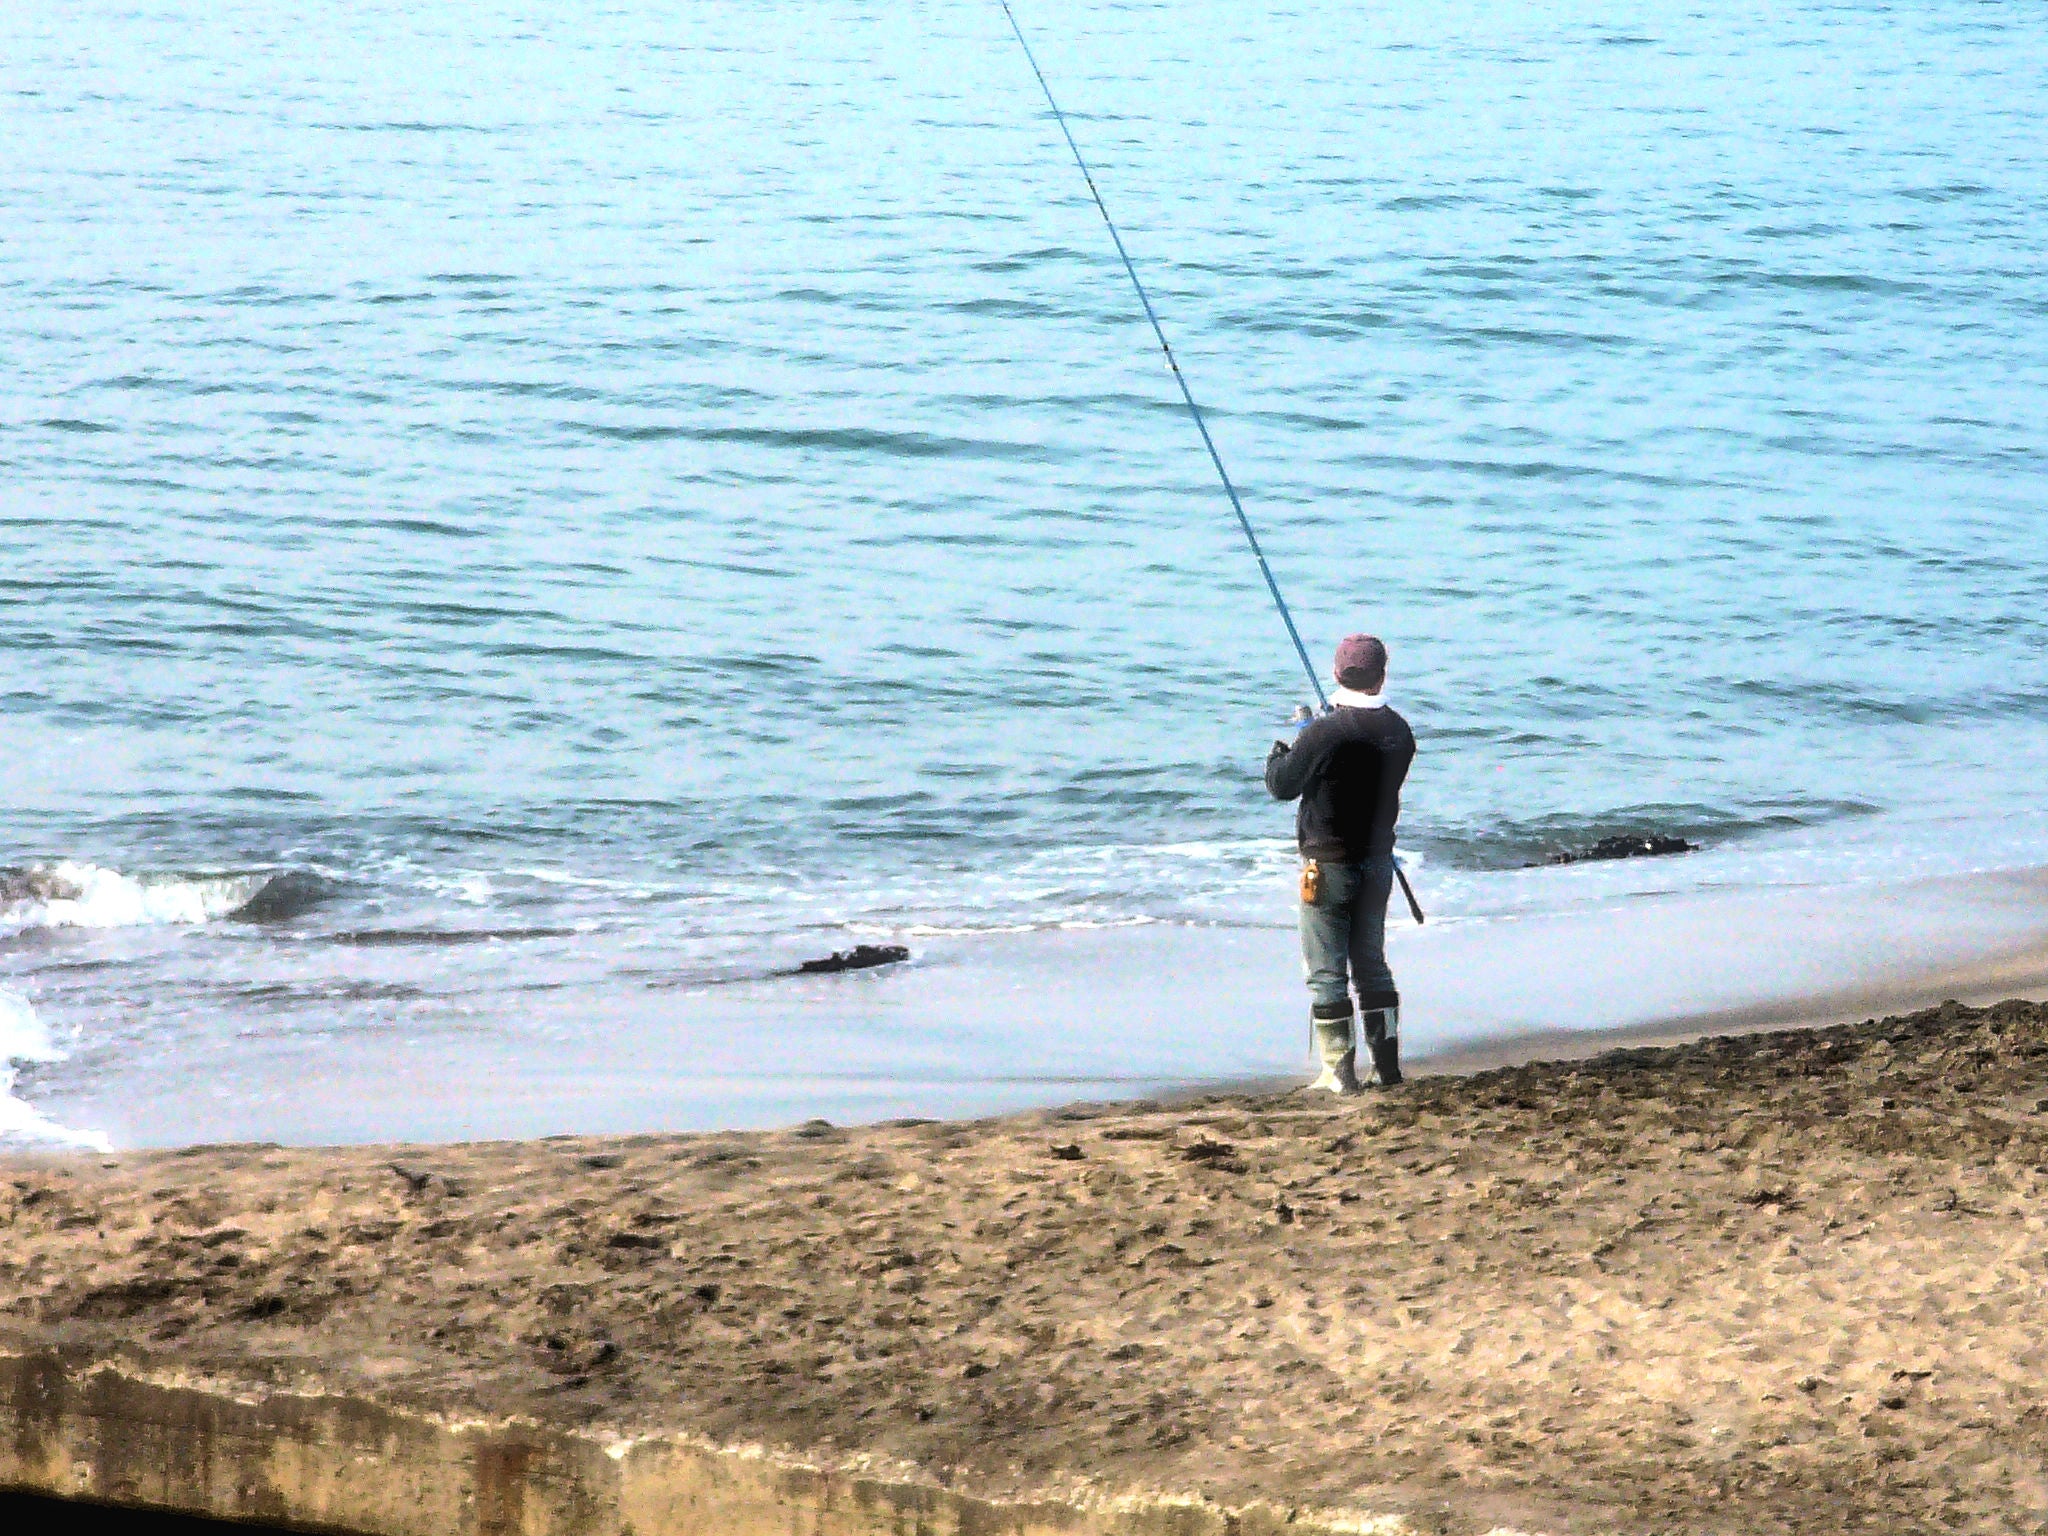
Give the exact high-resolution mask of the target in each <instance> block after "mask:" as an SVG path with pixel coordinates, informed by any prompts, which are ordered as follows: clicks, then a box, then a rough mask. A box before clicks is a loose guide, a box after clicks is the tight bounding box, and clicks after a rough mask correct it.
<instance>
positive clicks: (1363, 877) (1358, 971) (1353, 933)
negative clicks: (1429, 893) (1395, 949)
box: [1301, 857, 1401, 1018]
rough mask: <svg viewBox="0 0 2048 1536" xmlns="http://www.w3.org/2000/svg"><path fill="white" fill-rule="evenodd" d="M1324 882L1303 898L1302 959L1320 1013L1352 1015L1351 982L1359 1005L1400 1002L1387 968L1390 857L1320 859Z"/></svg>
mask: <svg viewBox="0 0 2048 1536" xmlns="http://www.w3.org/2000/svg"><path fill="white" fill-rule="evenodd" d="M1319 862H1320V863H1321V864H1322V871H1323V878H1322V888H1321V889H1320V890H1319V891H1318V892H1317V893H1316V899H1315V901H1314V902H1313V903H1309V902H1303V903H1302V904H1301V964H1302V969H1303V970H1304V971H1305V972H1306V973H1307V975H1308V993H1309V998H1310V1000H1311V1001H1312V1002H1313V1003H1314V1005H1315V1010H1314V1011H1315V1013H1316V1015H1317V1016H1318V1017H1320V1018H1348V1017H1349V1016H1350V1013H1351V987H1352V986H1354V985H1355V986H1356V987H1357V988H1358V1006H1359V1007H1360V1008H1362V1009H1364V1010H1366V1011H1368V1012H1370V1011H1371V1010H1373V1009H1375V1008H1398V1007H1400V1006H1401V994H1400V992H1399V991H1398V990H1396V988H1395V986H1394V973H1393V972H1392V971H1391V970H1389V969H1388V968H1387V897H1388V896H1389V894H1390V893H1391V892H1392V891H1393V888H1394V861H1393V859H1392V857H1388V858H1383V859H1368V860H1366V862H1365V863H1363V864H1338V863H1334V862H1332V861H1330V860H1320V861H1319Z"/></svg>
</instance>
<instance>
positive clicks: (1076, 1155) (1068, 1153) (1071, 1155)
mask: <svg viewBox="0 0 2048 1536" xmlns="http://www.w3.org/2000/svg"><path fill="white" fill-rule="evenodd" d="M1046 1150H1047V1151H1048V1152H1050V1153H1051V1154H1052V1155H1053V1156H1054V1157H1056V1158H1058V1159H1059V1160H1060V1161H1061V1162H1063V1163H1078V1162H1080V1161H1081V1159H1082V1158H1084V1157H1086V1156H1087V1155H1088V1154H1087V1153H1085V1152H1083V1151H1082V1150H1081V1143H1079V1142H1078V1141H1056V1142H1054V1143H1053V1144H1052V1145H1051V1146H1050V1147H1048V1148H1046Z"/></svg>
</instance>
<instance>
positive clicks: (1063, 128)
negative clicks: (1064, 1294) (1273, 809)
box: [1000, 0, 1330, 709]
mask: <svg viewBox="0 0 2048 1536" xmlns="http://www.w3.org/2000/svg"><path fill="white" fill-rule="evenodd" d="M1000 4H1001V5H1002V7H1003V14H1004V15H1005V16H1007V17H1009V18H1010V30H1011V31H1012V32H1014V33H1016V34H1017V43H1018V46H1019V47H1021V48H1022V49H1023V50H1024V57H1025V59H1026V60H1027V61H1028V62H1029V63H1030V65H1031V73H1032V74H1034V75H1036V76H1038V88H1039V89H1040V90H1042V91H1044V92H1045V101H1046V105H1047V106H1049V107H1051V108H1052V115H1053V120H1054V121H1055V122H1057V123H1058V124H1059V125H1060V132H1061V133H1062V134H1063V135H1065V137H1066V141H1067V148H1068V149H1070V150H1072V151H1073V152H1074V164H1076V165H1078V166H1079V167H1080V168H1081V178H1082V180H1084V181H1086V182H1087V183H1088V193H1089V195H1090V196H1091V197H1093V198H1094V199H1095V209H1096V211H1097V212H1098V213H1100V214H1101V215H1102V222H1103V223H1104V224H1106V225H1108V226H1109V238H1110V239H1111V240H1113V241H1115V242H1116V253H1117V255H1119V256H1121V257H1122V258H1123V262H1124V271H1125V272H1127V273H1129V274H1130V278H1131V286H1132V287H1133V288H1135V289H1137V290H1138V302H1139V303H1140V304H1142V305H1144V307H1145V318H1146V319H1147V320H1150V321H1151V322H1152V334H1153V335H1154V336H1157V337H1158V338H1159V350H1160V351H1161V352H1164V353H1165V354H1166V366H1167V367H1168V368H1170V369H1172V370H1173V382H1174V383H1176V384H1178V385H1179V386H1180V397H1181V399H1183V400H1185V401H1186V402H1187V406H1188V415H1190V416H1192V417H1193V418H1194V421H1195V430H1196V431H1197V432H1199V433H1201V434H1202V446H1203V447H1204V448H1207V449H1208V450H1209V462H1210V463H1212V464H1214V465H1215V466H1216V477H1217V478H1218V479H1219V480H1221V481H1222V482H1223V494H1224V495H1226V496H1228V497H1229V498H1230V510H1231V511H1233V512H1235V513H1236V514H1237V526H1238V527H1240V528H1242V529H1243V530H1244V538H1245V542H1246V543H1247V544H1249V545H1251V547H1252V558H1253V559H1254V560H1256V561H1258V562H1259V574H1260V575H1261V576H1264V577H1265V578H1266V590H1267V591H1268V592H1270V593H1272V594H1273V606H1274V607H1275V608H1278V609H1279V610H1280V622H1281V623H1283V624H1285V625H1286V626H1287V638H1288V639H1290V640H1292V641H1293V642H1294V654H1295V655H1297V656H1299V657H1300V658H1301V669H1302V671H1304V672H1306V673H1307V674H1308V685H1309V687H1311V688H1313V689H1315V691H1316V705H1317V707H1318V708H1321V709H1328V708H1329V707H1330V701H1329V699H1328V698H1326V697H1325V696H1324V694H1323V680H1322V678H1321V677H1319V676H1318V675H1317V674H1316V669H1315V664H1314V663H1313V662H1311V661H1310V660H1309V659H1308V647H1307V646H1305V645H1303V644H1302V643H1301V631H1300V630H1298V629H1296V628H1295V627H1294V615H1293V614H1292V613H1290V612H1289V611H1288V608H1287V599H1286V598H1284V597H1282V596H1281V595H1280V583H1279V582H1277V581H1275V580H1274V579H1273V568H1272V567H1271V566H1270V565H1268V564H1266V552H1265V551H1264V550H1263V549H1261V548H1259V536H1258V535H1257V534H1256V533H1254V532H1253V531H1252V520H1251V519H1250V518H1249V517H1247V516H1245V511H1244V503H1243V502H1242V501H1240V500H1239V499H1238V495H1237V487H1236V486H1235V485H1233V484H1231V481H1230V471H1229V470H1227V469H1225V468H1224V467H1223V455H1222V454H1220V453H1218V452H1217V451H1216V439H1215V438H1213V437H1211V436H1210V435H1209V423H1208V422H1207V421H1205V420H1204V419H1203V417H1202V408H1201V407H1200V406H1199V405H1197V404H1195V392H1194V391H1193V390H1191V389H1189V388H1188V381H1187V376H1186V375H1185V374H1183V373H1182V372H1181V371H1180V360H1179V359H1178V358H1176V357H1175V356H1174V355H1173V345H1172V343H1170V342H1169V341H1168V340H1167V339H1166V330H1165V328H1164V327H1163V326H1161V325H1160V323H1159V313H1158V311H1157V310H1155V309H1153V307H1152V296H1151V295H1150V294H1148V293H1146V292H1145V285H1144V284H1143V283H1142V282H1140V281H1139V280H1138V268H1137V264H1136V263H1134V262H1133V261H1132V260H1131V253H1130V252H1129V251H1127V250H1125V249H1124V237H1123V235H1122V234H1121V233H1119V232H1118V230H1117V227H1116V220H1115V219H1112V218H1111V217H1110V216H1109V205H1108V204H1106V203H1104V202H1103V200H1102V193H1101V191H1100V190H1098V189H1097V187H1096V185H1095V173H1094V172H1093V171H1091V170H1089V169H1088V162H1087V161H1086V160H1085V159H1083V158H1082V156H1081V146H1080V145H1079V144H1077V143H1075V142H1074V130H1073V129H1071V128H1069V127H1068V126H1067V114H1066V113H1064V112H1062V111H1061V110H1060V104H1059V102H1058V101H1057V100H1056V99H1055V98H1054V96H1053V94H1052V86H1051V85H1050V84H1048V83H1047V81H1046V78H1045V71H1044V70H1042V69H1040V68H1039V67H1038V55H1037V54H1035V53H1033V52H1032V51H1031V43H1030V40H1029V39H1027V38H1026V37H1025V36H1024V29H1023V27H1021V26H1019V25H1018V23H1017V13H1016V12H1015V11H1013V10H1011V9H1010V0H1000Z"/></svg>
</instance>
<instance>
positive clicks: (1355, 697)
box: [1330, 683, 1387, 709]
mask: <svg viewBox="0 0 2048 1536" xmlns="http://www.w3.org/2000/svg"><path fill="white" fill-rule="evenodd" d="M1330 702H1331V703H1332V704H1341V705H1343V706H1344V707H1345V708H1346V709H1381V708H1384V707H1385V706H1386V702H1387V694H1386V690H1385V689H1384V688H1382V689H1381V690H1380V691H1379V692H1378V693H1360V692H1359V691H1358V690H1357V689H1356V688H1346V687H1345V686H1344V685H1343V684H1342V683H1339V684H1338V685H1337V688H1336V691H1335V692H1334V693H1332V694H1331V695H1330Z"/></svg>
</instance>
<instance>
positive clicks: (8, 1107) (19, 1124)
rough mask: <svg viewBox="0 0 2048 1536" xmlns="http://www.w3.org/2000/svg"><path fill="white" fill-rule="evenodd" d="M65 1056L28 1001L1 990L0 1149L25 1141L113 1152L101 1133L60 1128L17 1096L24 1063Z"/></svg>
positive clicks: (57, 1058)
mask: <svg viewBox="0 0 2048 1536" xmlns="http://www.w3.org/2000/svg"><path fill="white" fill-rule="evenodd" d="M63 1055H64V1053H63V1052H62V1051H60V1050H58V1049H57V1046H56V1042H55V1041H53V1040H51V1038H50V1032H49V1030H48V1029H47V1028H45V1027H44V1025H43V1021H42V1020H41V1019H39V1018H37V1017H36V1011H35V1009H34V1008H33V1007H32V1006H30V1004H29V1000H28V999H27V998H25V997H23V996H22V995H21V994H20V993H18V992H10V991H8V990H7V989H5V988H4V987H0V1147H6V1146H8V1145H10V1144H19V1143H23V1142H26V1143H28V1144H30V1145H34V1146H51V1145H55V1146H63V1147H89V1148H91V1149H93V1150H94V1151H98V1152H107V1151H111V1150H112V1147H111V1144H110V1143H109V1142H108V1141H107V1138H106V1137H105V1136H103V1135H101V1134H100V1133H99V1132H98V1131H74V1130H72V1129H71V1128H70V1127H69V1126H65V1125H59V1124H58V1123H57V1122H56V1121H54V1120H52V1119H51V1118H50V1117H49V1116H48V1115H46V1114H44V1113H43V1112H42V1111H41V1110H39V1109H37V1108H36V1107H35V1106H34V1105H33V1104H30V1103H29V1102H28V1101H27V1100H25V1099H20V1098H17V1097H15V1093H14V1085H15V1079H16V1076H17V1075H18V1074H17V1069H18V1068H19V1066H20V1065H21V1064H22V1063H23V1062H30V1061H58V1060H61V1059H62V1058H63Z"/></svg>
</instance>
